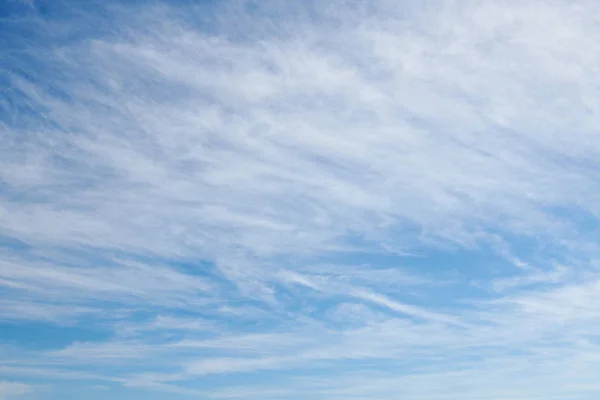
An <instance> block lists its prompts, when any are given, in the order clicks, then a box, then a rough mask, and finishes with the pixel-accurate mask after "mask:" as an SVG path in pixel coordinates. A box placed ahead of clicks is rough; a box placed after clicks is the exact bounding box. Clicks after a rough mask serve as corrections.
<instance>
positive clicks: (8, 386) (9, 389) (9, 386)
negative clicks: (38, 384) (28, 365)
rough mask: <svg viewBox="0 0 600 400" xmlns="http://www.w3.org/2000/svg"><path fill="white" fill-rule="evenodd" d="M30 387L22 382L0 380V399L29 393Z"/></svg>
mask: <svg viewBox="0 0 600 400" xmlns="http://www.w3.org/2000/svg"><path fill="white" fill-rule="evenodd" d="M31 391H32V387H31V386H30V385H26V384H24V383H19V382H10V381H0V399H11V398H13V397H18V396H20V395H24V394H28V393H31Z"/></svg>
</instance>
